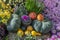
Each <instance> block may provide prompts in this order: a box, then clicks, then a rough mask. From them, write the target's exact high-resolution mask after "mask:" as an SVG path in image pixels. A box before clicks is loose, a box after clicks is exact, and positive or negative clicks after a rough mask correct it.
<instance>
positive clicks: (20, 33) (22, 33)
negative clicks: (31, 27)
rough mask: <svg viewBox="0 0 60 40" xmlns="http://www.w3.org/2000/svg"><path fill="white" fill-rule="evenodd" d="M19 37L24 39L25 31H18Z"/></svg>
mask: <svg viewBox="0 0 60 40" xmlns="http://www.w3.org/2000/svg"><path fill="white" fill-rule="evenodd" d="M17 35H18V36H19V37H22V36H23V35H24V32H23V30H21V29H19V30H18V31H17Z"/></svg>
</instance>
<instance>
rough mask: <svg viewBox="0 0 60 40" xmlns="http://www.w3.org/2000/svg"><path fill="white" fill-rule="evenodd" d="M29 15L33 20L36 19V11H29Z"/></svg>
mask: <svg viewBox="0 0 60 40" xmlns="http://www.w3.org/2000/svg"><path fill="white" fill-rule="evenodd" d="M29 17H30V18H31V19H32V20H34V19H36V13H35V12H31V13H29Z"/></svg>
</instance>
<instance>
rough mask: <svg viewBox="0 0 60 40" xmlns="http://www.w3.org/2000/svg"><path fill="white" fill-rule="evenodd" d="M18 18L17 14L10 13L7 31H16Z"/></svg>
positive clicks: (18, 26) (18, 22) (18, 24)
mask: <svg viewBox="0 0 60 40" xmlns="http://www.w3.org/2000/svg"><path fill="white" fill-rule="evenodd" d="M20 24H21V21H20V18H19V16H18V15H17V14H12V17H11V20H10V21H9V23H8V25H7V30H8V31H13V32H15V31H17V30H18V29H19V28H20Z"/></svg>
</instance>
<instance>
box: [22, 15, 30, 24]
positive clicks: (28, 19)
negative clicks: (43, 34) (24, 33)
mask: <svg viewBox="0 0 60 40" xmlns="http://www.w3.org/2000/svg"><path fill="white" fill-rule="evenodd" d="M21 21H22V23H23V25H29V24H30V23H31V18H30V17H29V16H27V15H22V16H21Z"/></svg>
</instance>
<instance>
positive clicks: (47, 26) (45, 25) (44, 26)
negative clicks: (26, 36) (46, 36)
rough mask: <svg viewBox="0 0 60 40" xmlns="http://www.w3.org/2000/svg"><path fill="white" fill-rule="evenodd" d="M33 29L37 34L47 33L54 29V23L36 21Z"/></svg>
mask: <svg viewBox="0 0 60 40" xmlns="http://www.w3.org/2000/svg"><path fill="white" fill-rule="evenodd" d="M33 27H34V29H35V30H36V31H37V32H41V33H47V32H49V31H50V30H51V28H52V22H51V21H49V20H44V21H38V20H34V21H33Z"/></svg>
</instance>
